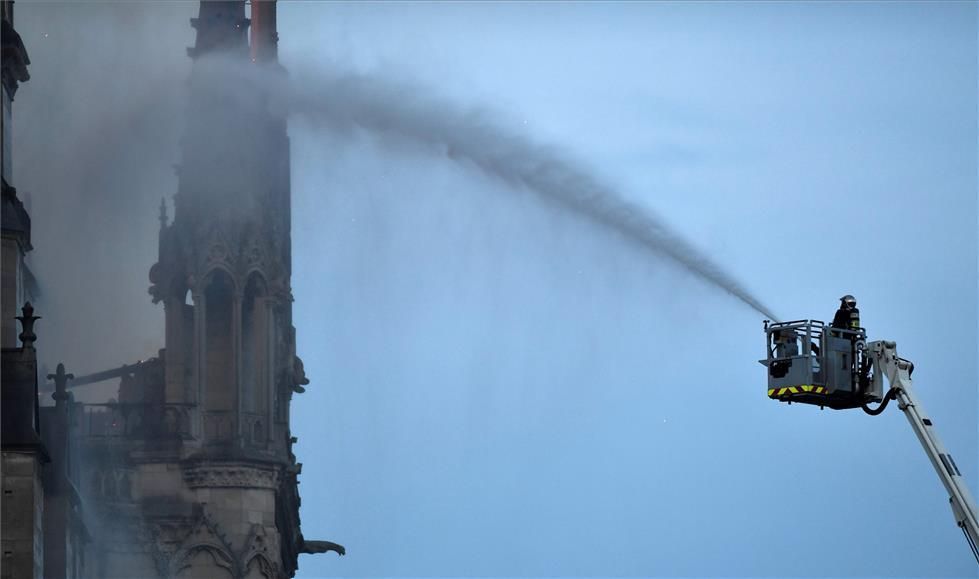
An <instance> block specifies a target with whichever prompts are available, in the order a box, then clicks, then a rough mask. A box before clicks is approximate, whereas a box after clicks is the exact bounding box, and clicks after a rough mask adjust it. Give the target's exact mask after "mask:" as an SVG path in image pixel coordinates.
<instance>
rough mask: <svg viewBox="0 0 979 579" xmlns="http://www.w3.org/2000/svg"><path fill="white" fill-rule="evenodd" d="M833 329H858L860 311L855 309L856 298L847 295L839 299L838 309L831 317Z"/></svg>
mask: <svg viewBox="0 0 979 579" xmlns="http://www.w3.org/2000/svg"><path fill="white" fill-rule="evenodd" d="M833 327H834V328H836V329H839V330H851V331H854V332H856V331H857V330H859V329H860V310H859V309H857V298H855V297H853V296H851V295H850V294H847V295H845V296H843V297H841V298H840V309H838V310H836V315H835V316H833Z"/></svg>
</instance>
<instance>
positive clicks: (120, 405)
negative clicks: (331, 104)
mask: <svg viewBox="0 0 979 579" xmlns="http://www.w3.org/2000/svg"><path fill="white" fill-rule="evenodd" d="M275 9H276V6H275V2H274V0H268V1H258V0H253V1H252V2H251V4H250V14H248V13H246V3H245V2H244V1H243V0H237V1H227V2H206V1H205V2H201V3H200V10H199V15H198V17H197V18H194V19H192V20H191V25H192V26H193V27H194V28H195V30H196V42H195V45H194V46H193V47H191V48H189V49H188V53H189V55H190V57H191V58H192V59H194V64H193V70H192V78H191V79H190V82H189V87H190V94H189V101H188V108H187V117H186V129H185V133H184V138H183V140H182V142H181V160H180V162H179V164H178V166H177V167H176V170H177V173H178V179H179V186H178V190H177V191H176V193H175V195H174V197H173V202H172V218H171V215H170V213H171V205H170V204H168V203H167V202H166V200H164V201H163V202H162V203H161V207H160V232H159V257H158V260H157V262H156V263H155V264H153V265H152V267H151V268H150V270H149V281H150V284H151V285H150V289H149V293H150V296H151V299H152V301H153V302H154V303H156V304H161V305H162V307H163V308H164V310H165V327H166V330H165V336H163V348H161V349H160V350H159V355H158V356H157V357H155V358H152V359H150V360H141V361H129V362H130V363H128V364H126V365H123V366H121V367H119V368H116V369H112V370H108V371H105V372H99V373H97V374H93V375H89V376H80V377H77V378H75V377H73V376H70V375H67V374H66V373H65V372H63V371H62V370H61V369H59V372H58V373H57V374H55V375H53V376H51V378H52V379H53V380H54V382H55V383H56V384H57V387H56V392H55V394H56V400H57V396H60V397H61V398H62V399H63V400H64V401H63V402H61V403H59V404H62V405H64V406H66V407H68V409H67V410H65V413H66V415H69V416H70V419H67V420H66V424H69V427H68V429H69V431H70V432H69V434H68V437H69V438H70V439H71V443H70V445H71V447H72V450H73V452H74V453H76V454H77V459H76V460H74V461H73V464H74V465H75V467H74V468H75V471H74V478H75V481H76V482H74V483H72V487H73V489H74V492H76V494H77V495H78V496H79V501H80V509H79V511H80V512H82V514H81V519H82V521H83V522H84V533H83V536H81V538H80V539H79V541H78V543H79V545H78V546H77V547H76V551H77V552H78V555H77V556H78V558H80V559H83V560H84V561H83V564H82V565H76V568H77V569H78V571H77V572H71V571H70V570H69V571H68V572H67V573H64V574H61V575H59V576H66V577H83V576H84V577H100V578H101V577H106V578H107V577H127V578H132V577H154V578H155V577H159V578H168V579H169V578H201V579H203V578H207V579H218V578H225V577H227V578H246V577H247V578H266V579H273V578H275V579H278V578H282V577H292V576H293V575H294V574H295V572H296V569H297V565H298V556H299V554H300V553H317V552H324V551H327V550H333V551H337V552H339V553H341V554H342V553H343V548H342V547H340V546H339V545H336V544H334V543H330V542H327V541H306V540H305V539H304V537H303V535H302V533H301V531H300V525H299V506H300V498H299V491H298V480H297V478H298V476H299V474H300V471H301V467H302V465H301V464H300V463H298V462H297V460H296V456H295V455H294V454H293V451H292V446H293V443H294V442H295V438H293V437H292V434H291V432H290V418H289V406H290V401H291V399H292V396H293V394H294V393H296V392H302V391H303V386H304V385H305V384H307V383H308V380H307V379H306V377H305V374H304V371H303V366H302V362H301V361H300V359H299V358H298V357H297V355H296V338H295V328H294V326H293V323H292V301H293V299H292V293H291V286H290V278H291V274H292V271H291V269H292V265H291V261H292V260H291V237H290V223H291V215H290V182H289V168H290V163H289V138H288V136H287V132H286V120H285V116H284V112H282V111H281V110H276V109H277V107H276V106H274V104H275V103H274V98H273V96H272V94H271V91H270V89H271V88H272V86H273V85H274V83H275V82H276V81H281V80H282V79H283V77H284V71H283V70H282V68H281V66H280V65H279V64H278V62H277V51H276V42H277V32H276V24H275ZM6 313H7V312H6V310H5V315H6ZM121 362H124V361H121ZM5 380H6V378H5ZM104 381H118V383H119V390H118V395H117V396H116V397H115V398H114V399H111V400H108V401H106V402H105V403H104V404H91V403H86V404H84V405H82V404H77V403H74V402H73V401H72V400H71V397H70V392H69V390H70V388H71V387H72V386H78V385H83V384H90V383H95V382H104ZM4 388H5V389H6V388H7V384H5V385H4ZM35 388H36V386H35ZM59 393H60V394H59ZM5 396H6V394H5ZM5 400H6V398H5ZM7 530H8V528H7V523H6V522H4V532H5V534H6V532H7ZM35 571H36V566H35ZM36 576H40V575H36ZM43 576H49V575H48V573H47V572H45V573H43Z"/></svg>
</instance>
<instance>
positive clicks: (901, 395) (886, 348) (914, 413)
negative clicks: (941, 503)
mask: <svg viewBox="0 0 979 579" xmlns="http://www.w3.org/2000/svg"><path fill="white" fill-rule="evenodd" d="M868 350H869V354H870V359H871V361H872V363H873V369H874V375H873V381H874V382H876V384H875V385H876V386H883V383H882V382H881V381H882V380H883V379H884V377H885V376H886V377H887V381H888V382H890V384H891V391H890V392H889V393H888V395H889V396H890V397H891V398H894V399H896V400H897V402H898V408H900V409H901V410H902V411H903V412H904V416H906V417H907V419H908V422H909V423H910V424H911V428H912V430H914V433H915V435H917V437H918V440H919V441H920V442H921V446H922V447H923V448H924V449H925V453H926V454H927V455H928V459H929V460H930V461H931V464H932V466H933V467H935V472H937V473H938V478H940V479H941V480H942V484H943V485H945V490H947V491H948V494H949V503H951V505H952V515H953V516H954V517H955V523H956V524H957V525H958V526H959V528H961V529H962V531H963V533H965V537H966V540H967V541H969V546H970V547H971V548H972V554H973V555H975V557H976V560H977V561H979V548H977V545H979V522H977V516H976V503H975V501H973V499H972V496H971V495H970V494H969V489H968V486H967V485H966V484H965V480H964V479H963V478H962V473H961V472H959V467H958V466H956V464H955V461H954V460H952V456H951V455H950V454H949V453H948V451H947V450H945V447H944V446H943V445H942V442H941V440H940V439H939V438H938V434H937V433H935V430H934V428H933V425H932V422H931V419H929V418H927V415H926V414H925V410H924V408H923V407H922V406H921V403H920V402H919V401H918V399H917V398H916V397H915V395H914V393H913V391H912V389H911V372H912V370H913V369H914V365H913V364H912V363H911V362H909V361H907V360H905V359H903V358H899V357H898V355H897V345H896V344H895V343H894V342H889V341H878V342H871V343H870V344H868ZM878 391H882V390H878ZM885 403H886V400H885Z"/></svg>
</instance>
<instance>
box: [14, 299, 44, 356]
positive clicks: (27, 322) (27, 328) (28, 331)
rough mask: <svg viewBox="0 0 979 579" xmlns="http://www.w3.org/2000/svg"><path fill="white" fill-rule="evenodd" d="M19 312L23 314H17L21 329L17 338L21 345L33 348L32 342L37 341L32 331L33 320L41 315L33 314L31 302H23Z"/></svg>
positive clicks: (38, 318)
mask: <svg viewBox="0 0 979 579" xmlns="http://www.w3.org/2000/svg"><path fill="white" fill-rule="evenodd" d="M21 312H22V313H23V315H20V316H17V319H18V320H20V325H21V327H22V328H23V331H22V332H21V333H20V336H18V338H20V341H21V343H22V346H21V347H23V348H28V349H31V350H33V349H34V342H36V341H37V335H36V334H35V333H34V322H36V321H37V320H40V319H41V316H35V315H34V306H32V305H31V302H27V303H25V304H24V307H23V308H21Z"/></svg>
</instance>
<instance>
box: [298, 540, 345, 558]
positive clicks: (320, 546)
mask: <svg viewBox="0 0 979 579" xmlns="http://www.w3.org/2000/svg"><path fill="white" fill-rule="evenodd" d="M328 551H336V553H337V554H338V555H340V556H341V557H342V556H344V555H346V554H347V550H346V549H345V548H344V547H343V545H338V544H336V543H334V542H332V541H303V548H302V549H301V550H300V551H299V552H300V553H306V554H309V555H316V554H317V553H326V552H328Z"/></svg>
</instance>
